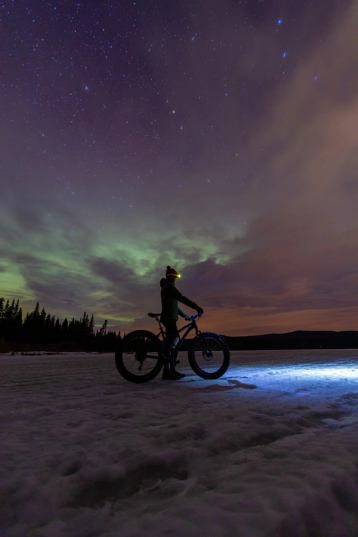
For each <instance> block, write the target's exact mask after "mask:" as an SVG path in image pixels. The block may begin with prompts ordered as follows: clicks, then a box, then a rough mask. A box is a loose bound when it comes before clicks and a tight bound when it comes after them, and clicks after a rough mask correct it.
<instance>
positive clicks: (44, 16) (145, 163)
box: [0, 0, 358, 334]
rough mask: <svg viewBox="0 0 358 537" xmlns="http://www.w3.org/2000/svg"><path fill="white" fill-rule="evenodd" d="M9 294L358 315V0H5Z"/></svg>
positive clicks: (258, 314)
mask: <svg viewBox="0 0 358 537" xmlns="http://www.w3.org/2000/svg"><path fill="white" fill-rule="evenodd" d="M0 20H1V28H2V31H1V33H0V45H1V50H2V55H1V80H0V92H1V107H0V136H1V160H0V166H1V175H0V182H1V197H0V205H1V207H0V209H1V210H0V226H1V234H0V296H5V297H14V298H20V300H21V302H22V303H23V305H24V306H25V309H26V307H28V308H32V307H33V305H34V302H35V301H36V300H39V301H40V302H41V305H44V306H45V307H46V309H48V310H49V311H50V312H51V313H56V314H58V315H60V316H61V317H63V316H65V315H70V316H72V315H78V314H81V313H82V312H83V310H86V311H88V312H89V313H93V314H94V315H95V318H96V319H97V320H98V322H99V323H100V322H101V321H102V320H103V319H105V318H107V319H108V320H109V325H110V326H113V327H120V328H121V329H122V330H125V331H129V330H130V329H132V328H134V327H140V326H141V327H144V326H149V325H148V322H147V321H146V319H145V314H146V312H147V311H150V310H154V311H155V310H158V308H160V305H159V280H160V278H161V277H162V275H163V273H164V271H165V267H166V265H168V264H170V265H173V266H174V267H175V268H176V269H177V270H180V271H181V272H182V273H183V279H182V280H181V282H180V289H181V290H182V292H183V293H184V294H186V295H187V296H189V297H190V298H192V299H193V300H195V301H196V302H198V303H199V304H200V305H201V306H202V307H203V308H204V310H205V313H206V315H205V317H204V318H203V321H202V323H201V324H202V326H203V327H206V328H211V329H216V330H218V331H220V332H224V333H227V334H255V333H263V332H271V331H276V332H283V331H288V330H295V329H357V328H358V321H357V318H358V217H357V207H358V184H357V181H358V179H357V169H358V166H357V165H358V162H357V161H358V148H357V146H358V134H357V133H358V127H357V126H358V40H357V27H358V5H357V2H354V1H346V0H324V1H323V0H317V1H314V2H313V1H310V2H309V1H305V0H301V1H300V2H297V0H295V1H293V0H280V1H279V0H277V1H268V0H267V1H264V0H261V1H259V0H247V1H234V0H205V1H204V0H202V1H195V2H193V1H189V0H188V1H187V0H183V1H180V2H178V1H174V0H173V1H170V0H169V1H168V0H166V1H164V0H162V1H154V0H153V1H152V0H145V1H144V0H142V1H139V0H137V1H136V2H126V1H123V2H114V1H113V2H111V1H107V0H103V2H98V1H90V0H89V1H86V2H81V1H77V2H67V1H46V2H35V1H31V0H26V1H25V0H18V1H16V2H15V1H9V0H3V1H2V2H0Z"/></svg>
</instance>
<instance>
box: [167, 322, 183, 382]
mask: <svg viewBox="0 0 358 537" xmlns="http://www.w3.org/2000/svg"><path fill="white" fill-rule="evenodd" d="M163 324H164V326H165V344H164V348H165V354H166V360H165V362H164V371H163V378H168V379H169V378H171V379H173V380H178V379H179V378H182V377H184V375H183V374H182V373H178V372H177V371H175V360H176V354H175V352H174V349H175V346H176V344H177V341H178V339H179V332H178V329H177V324H176V321H175V320H174V319H173V320H168V321H167V322H165V323H163Z"/></svg>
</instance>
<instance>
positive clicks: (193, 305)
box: [173, 287, 204, 315]
mask: <svg viewBox="0 0 358 537" xmlns="http://www.w3.org/2000/svg"><path fill="white" fill-rule="evenodd" d="M173 294H174V297H175V298H176V299H177V300H178V302H181V303H182V304H185V305H186V306H189V308H192V309H193V310H196V311H197V312H198V313H199V315H202V314H203V311H204V310H203V309H202V308H201V307H200V306H198V305H197V304H196V303H195V302H193V301H192V300H189V298H187V297H186V296H184V295H182V294H181V293H180V291H178V289H177V288H176V287H173Z"/></svg>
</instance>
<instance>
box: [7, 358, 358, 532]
mask: <svg viewBox="0 0 358 537" xmlns="http://www.w3.org/2000/svg"><path fill="white" fill-rule="evenodd" d="M181 366H182V369H183V370H185V371H186V372H187V373H188V376H187V377H186V378H185V379H184V380H182V381H179V382H170V381H163V380H161V379H160V378H158V379H156V380H154V381H152V382H151V383H148V384H146V385H134V384H130V383H128V382H126V381H125V380H124V379H122V378H121V377H120V376H119V375H118V373H117V370H116V368H115V364H114V357H113V356H112V355H108V354H107V355H93V354H92V355H90V354H81V353H78V354H76V353H73V354H62V355H55V356H47V355H40V356H17V355H15V356H10V355H1V356H0V371H1V380H0V385H1V391H0V403H1V405H0V425H1V442H0V458H1V465H0V498H1V501H0V535H1V537H138V536H143V535H145V536H150V537H151V536H153V537H154V536H155V537H161V536H168V537H169V536H175V537H177V536H180V537H184V536H185V537H193V536H195V537H196V536H202V535H203V536H204V535H206V536H209V537H229V536H230V537H356V536H358V389H357V388H358V352H357V351H326V350H325V351H323V350H322V351H270V352H246V353H238V352H235V353H232V366H231V367H230V369H229V371H228V373H227V374H226V375H225V377H224V378H222V379H220V380H217V381H210V382H209V381H204V380H202V379H200V378H198V377H196V376H194V375H193V374H192V373H190V370H189V369H188V368H187V363H186V362H185V359H184V358H183V357H182V363H181Z"/></svg>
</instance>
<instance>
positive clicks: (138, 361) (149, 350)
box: [122, 336, 161, 377]
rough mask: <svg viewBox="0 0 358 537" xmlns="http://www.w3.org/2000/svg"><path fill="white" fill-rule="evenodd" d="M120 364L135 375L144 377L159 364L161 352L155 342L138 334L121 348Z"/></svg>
mask: <svg viewBox="0 0 358 537" xmlns="http://www.w3.org/2000/svg"><path fill="white" fill-rule="evenodd" d="M122 364H123V367H124V368H125V369H126V371H127V372H128V373H129V374H130V375H132V376H135V377H146V376H147V375H151V374H152V373H153V372H154V370H156V369H158V367H160V366H161V353H160V349H158V348H157V346H156V345H155V343H154V342H153V341H152V340H151V339H149V338H148V337H145V336H138V337H136V338H135V339H133V340H131V341H129V342H127V343H126V344H125V345H124V347H123V348H122Z"/></svg>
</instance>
